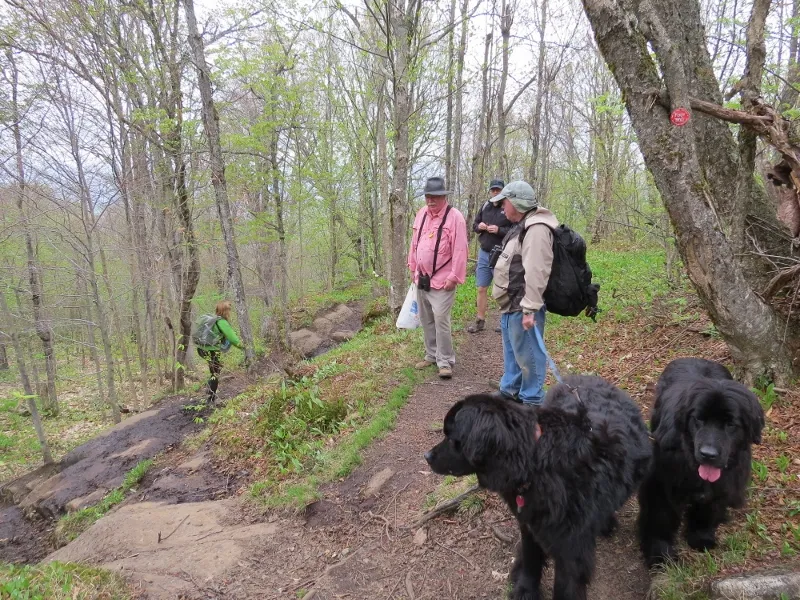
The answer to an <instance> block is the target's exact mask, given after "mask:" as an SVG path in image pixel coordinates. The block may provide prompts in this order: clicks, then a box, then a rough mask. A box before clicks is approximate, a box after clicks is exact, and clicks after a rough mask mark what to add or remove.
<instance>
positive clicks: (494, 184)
mask: <svg viewBox="0 0 800 600" xmlns="http://www.w3.org/2000/svg"><path fill="white" fill-rule="evenodd" d="M504 187H506V184H505V182H504V181H503V180H502V179H492V180H491V181H490V182H489V189H490V190H494V189H498V190H502V189H503V188H504Z"/></svg>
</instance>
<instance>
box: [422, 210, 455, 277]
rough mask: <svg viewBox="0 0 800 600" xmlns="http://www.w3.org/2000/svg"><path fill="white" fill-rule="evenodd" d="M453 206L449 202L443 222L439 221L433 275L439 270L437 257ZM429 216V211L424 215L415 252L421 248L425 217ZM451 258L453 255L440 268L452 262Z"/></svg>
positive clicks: (434, 250) (434, 249)
mask: <svg viewBox="0 0 800 600" xmlns="http://www.w3.org/2000/svg"><path fill="white" fill-rule="evenodd" d="M451 208H453V207H452V206H450V205H449V204H448V205H447V210H445V211H444V216H443V217H442V222H441V223H439V230H438V231H437V232H436V246H435V247H434V248H433V273H431V275H430V276H431V277H433V276H434V274H436V271H437V270H438V269H437V268H436V258H437V257H438V255H439V244H440V243H441V241H442V229H444V222H445V221H446V220H447V215H448V214H450V209H451ZM427 217H428V213H427V212H426V213H424V214H423V215H422V223H420V224H419V233H417V244H416V245H415V246H414V252H416V251H417V249H418V248H419V241H420V239H422V228H423V227H424V226H425V219H426V218H427ZM451 260H452V257H450V258H449V259H448V260H447V262H446V263H444V264H443V265H442V266H441V267H439V269H442V268H444V267H446V266H447V265H448V264H449V263H450V261H451Z"/></svg>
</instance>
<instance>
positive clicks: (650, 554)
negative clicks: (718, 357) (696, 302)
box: [638, 358, 764, 567]
mask: <svg viewBox="0 0 800 600" xmlns="http://www.w3.org/2000/svg"><path fill="white" fill-rule="evenodd" d="M763 427H764V412H763V411H762V409H761V406H760V405H759V403H758V399H757V398H756V397H755V395H754V394H753V393H752V392H751V391H750V390H748V389H747V388H746V387H745V386H743V385H742V384H740V383H738V382H736V381H734V380H733V377H731V374H730V372H729V371H728V369H726V368H725V367H724V366H722V365H720V364H719V363H716V362H713V361H710V360H705V359H701V358H679V359H676V360H674V361H672V362H671V363H670V364H668V365H667V368H666V369H664V372H663V373H662V374H661V377H660V378H659V380H658V383H657V385H656V400H655V404H654V405H653V414H652V418H651V421H650V428H651V430H652V431H653V437H654V438H655V447H654V450H653V463H652V468H651V471H650V473H649V474H648V476H647V478H646V480H645V482H644V483H643V484H642V487H641V489H640V490H639V520H638V530H639V542H640V545H641V549H642V553H643V554H644V558H645V561H646V562H647V564H648V566H651V567H652V566H654V565H658V564H661V563H663V562H664V561H666V560H669V559H671V558H673V556H674V554H673V543H674V539H675V533H676V532H677V531H678V528H679V527H680V523H681V513H682V512H683V511H684V510H685V511H686V541H687V542H688V544H689V546H691V547H692V548H694V549H695V550H706V549H710V548H713V547H714V546H715V545H716V529H717V526H718V525H719V524H720V523H723V522H725V520H726V519H727V508H728V507H729V506H730V507H734V508H738V507H741V506H743V505H744V502H745V488H746V487H747V482H748V480H749V478H750V462H751V454H750V446H751V444H758V443H760V442H761V430H762V429H763ZM701 468H703V469H706V471H708V470H713V471H714V472H715V473H716V476H717V477H718V479H717V480H716V481H714V482H711V481H709V480H707V479H704V478H703V477H701V475H700V469H701Z"/></svg>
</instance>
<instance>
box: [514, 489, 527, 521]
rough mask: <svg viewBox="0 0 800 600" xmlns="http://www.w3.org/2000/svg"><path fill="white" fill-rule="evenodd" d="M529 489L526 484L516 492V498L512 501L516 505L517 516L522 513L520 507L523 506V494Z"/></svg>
mask: <svg viewBox="0 0 800 600" xmlns="http://www.w3.org/2000/svg"><path fill="white" fill-rule="evenodd" d="M530 487H531V484H530V483H526V484H525V485H523V486H522V487H520V488H519V490H517V497H516V498H515V499H514V500H515V501H516V503H517V514H519V513H521V512H522V507H523V506H525V496H524V494H525V492H527V491H528V490H529V489H530Z"/></svg>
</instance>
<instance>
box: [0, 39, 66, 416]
mask: <svg viewBox="0 0 800 600" xmlns="http://www.w3.org/2000/svg"><path fill="white" fill-rule="evenodd" d="M6 56H7V57H8V62H9V67H10V71H11V129H12V132H13V135H14V149H15V154H16V162H17V165H16V166H17V185H16V188H15V191H16V201H17V209H18V210H19V216H20V219H22V228H23V231H24V232H25V250H26V252H27V256H28V281H29V283H30V289H31V302H32V304H33V319H34V324H35V327H36V334H37V335H38V336H39V339H40V340H41V341H42V347H43V349H44V359H45V366H46V368H47V388H46V394H45V396H44V398H42V401H43V403H44V408H45V410H46V412H48V413H50V414H51V415H57V414H58V408H59V407H58V397H57V396H56V355H55V350H54V348H53V330H52V328H51V326H50V321H49V320H48V319H47V317H46V316H45V312H44V298H43V291H42V287H43V285H42V275H41V268H40V267H39V259H38V257H37V255H36V250H35V249H34V247H33V234H32V233H31V226H30V223H29V221H28V219H29V218H30V216H29V214H28V211H27V204H28V198H27V187H26V186H27V182H26V179H25V164H24V162H23V160H22V133H21V132H20V126H19V125H20V120H21V118H22V117H21V115H20V113H19V103H18V99H17V92H18V87H19V73H18V71H17V64H16V61H15V59H14V53H13V51H12V50H11V49H10V48H9V49H7V50H6Z"/></svg>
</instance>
